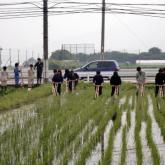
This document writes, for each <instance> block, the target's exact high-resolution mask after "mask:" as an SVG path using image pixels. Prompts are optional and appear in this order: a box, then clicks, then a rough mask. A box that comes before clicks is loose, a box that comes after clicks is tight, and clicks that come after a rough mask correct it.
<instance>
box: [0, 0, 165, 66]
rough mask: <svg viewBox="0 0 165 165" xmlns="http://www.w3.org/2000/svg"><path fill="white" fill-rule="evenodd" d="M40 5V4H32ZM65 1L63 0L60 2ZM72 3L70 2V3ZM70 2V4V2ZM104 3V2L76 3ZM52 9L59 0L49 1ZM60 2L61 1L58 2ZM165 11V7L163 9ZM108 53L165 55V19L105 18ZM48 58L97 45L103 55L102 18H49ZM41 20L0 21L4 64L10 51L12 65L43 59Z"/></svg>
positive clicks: (126, 0)
mask: <svg viewBox="0 0 165 165" xmlns="http://www.w3.org/2000/svg"><path fill="white" fill-rule="evenodd" d="M24 1H25V2H27V1H28V0H0V4H1V3H13V2H24ZM30 1H39V2H40V1H41V0H29V2H30ZM61 1H63V0H61ZM68 1H69V0H68ZM70 1H71V0H70ZM74 1H82V2H101V1H102V0H88V1H87V0H74ZM48 2H49V5H52V4H53V3H54V2H57V0H48ZM58 2H60V0H58ZM106 2H107V3H108V2H109V3H110V2H111V3H113V2H114V3H165V2H164V0H106ZM164 9H165V7H164ZM105 21H106V23H105V51H109V50H117V51H127V52H135V53H138V52H139V51H140V52H142V51H148V49H149V48H151V47H153V46H156V47H159V48H160V49H162V51H165V31H164V29H165V18H151V17H144V16H136V15H121V14H106V17H105ZM48 28H49V56H50V55H51V52H53V51H55V50H58V49H61V44H94V45H95V52H99V51H100V39H101V14H100V13H97V14H93V13H90V14H70V15H54V16H49V23H48ZM42 39H43V22H42V17H37V18H23V19H0V47H2V49H3V50H2V60H3V64H6V63H8V62H9V61H8V58H9V49H11V56H12V63H14V62H16V61H17V55H18V50H19V55H20V61H21V62H23V61H24V60H25V59H26V55H27V57H28V58H29V57H31V56H33V57H34V58H37V57H41V58H42V55H43V53H42V52H43V40H42Z"/></svg>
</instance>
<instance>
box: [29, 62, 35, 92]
mask: <svg viewBox="0 0 165 165" xmlns="http://www.w3.org/2000/svg"><path fill="white" fill-rule="evenodd" d="M29 67H30V68H29V70H28V90H29V91H30V90H31V89H32V87H33V84H34V69H33V65H32V64H30V66H29Z"/></svg>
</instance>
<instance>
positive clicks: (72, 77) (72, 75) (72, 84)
mask: <svg viewBox="0 0 165 165" xmlns="http://www.w3.org/2000/svg"><path fill="white" fill-rule="evenodd" d="M76 81H77V79H76V76H75V73H74V72H73V70H72V71H70V72H69V74H68V78H67V82H68V89H69V91H70V92H72V91H73V90H75V85H76Z"/></svg>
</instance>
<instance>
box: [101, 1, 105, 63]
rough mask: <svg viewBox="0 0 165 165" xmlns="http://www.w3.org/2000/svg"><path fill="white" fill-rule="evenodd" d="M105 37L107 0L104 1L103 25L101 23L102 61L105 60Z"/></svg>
mask: <svg viewBox="0 0 165 165" xmlns="http://www.w3.org/2000/svg"><path fill="white" fill-rule="evenodd" d="M104 35H105V0H102V23H101V59H102V60H104Z"/></svg>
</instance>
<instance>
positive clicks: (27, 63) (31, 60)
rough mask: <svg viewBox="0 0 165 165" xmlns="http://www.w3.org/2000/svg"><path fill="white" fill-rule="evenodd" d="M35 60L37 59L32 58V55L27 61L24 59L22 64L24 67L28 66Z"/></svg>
mask: <svg viewBox="0 0 165 165" xmlns="http://www.w3.org/2000/svg"><path fill="white" fill-rule="evenodd" d="M36 62H37V60H36V59H34V58H33V57H31V58H29V59H28V60H27V61H25V62H24V63H23V66H24V67H29V65H30V64H33V65H35V63H36Z"/></svg>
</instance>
